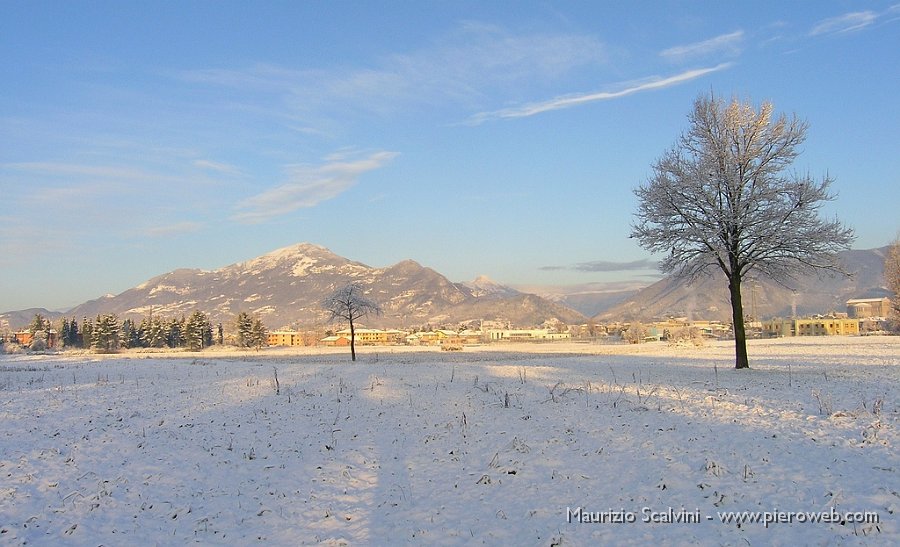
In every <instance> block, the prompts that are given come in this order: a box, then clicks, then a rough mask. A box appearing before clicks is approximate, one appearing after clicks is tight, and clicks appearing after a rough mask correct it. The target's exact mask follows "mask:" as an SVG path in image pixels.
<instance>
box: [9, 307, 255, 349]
mask: <svg viewBox="0 0 900 547" xmlns="http://www.w3.org/2000/svg"><path fill="white" fill-rule="evenodd" d="M233 322H234V328H235V334H234V336H233V337H229V338H230V339H229V342H230V343H233V344H234V345H236V346H238V347H244V348H253V347H255V348H260V347H262V346H265V345H266V337H267V334H268V333H267V330H266V327H265V326H264V325H263V323H262V321H261V320H260V319H259V318H255V317H252V316H251V315H250V314H249V313H247V312H240V313H238V314H237V315H236V316H235V318H234V321H233ZM57 325H58V329H57V331H56V336H55V340H51V339H50V333H51V331H52V330H53V327H52V325H51V322H50V320H48V319H46V318H44V317H43V316H42V315H41V314H35V316H34V318H33V319H32V321H31V323H30V324H29V326H28V328H27V329H26V330H27V331H28V332H30V333H32V335H33V338H32V342H31V348H32V349H36V350H41V349H45V348H46V347H47V346H48V345H56V346H59V347H63V348H83V349H91V350H94V351H96V352H99V353H111V352H115V351H118V350H119V349H129V348H184V349H187V350H190V351H200V350H202V349H203V348H208V347H210V346H213V345H224V344H225V343H226V340H225V329H224V327H223V326H222V324H221V323H218V324H216V325H213V324H212V322H211V321H210V319H209V316H207V315H206V314H205V313H203V312H201V311H195V312H194V313H192V314H191V315H190V316H188V317H185V316H183V315H182V316H181V317H180V318H162V317H153V316H149V317H145V318H143V319H141V321H140V322H139V323H136V322H135V321H134V320H133V319H124V320H122V321H120V320H119V318H118V316H117V315H116V314H111V313H108V314H99V315H97V317H96V318H89V317H84V318H82V320H81V322H80V323H79V322H78V321H77V320H76V319H75V318H74V317H73V318H71V319H69V318H63V319H62V320H61V322H59V323H57Z"/></svg>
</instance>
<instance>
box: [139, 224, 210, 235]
mask: <svg viewBox="0 0 900 547" xmlns="http://www.w3.org/2000/svg"><path fill="white" fill-rule="evenodd" d="M201 228H203V223H202V222H193V221H183V222H175V223H173V224H168V225H165V226H154V227H152V228H148V229H147V230H146V231H145V233H146V234H147V235H148V236H150V237H165V236H173V235H178V234H186V233H190V232H196V231H198V230H200V229H201Z"/></svg>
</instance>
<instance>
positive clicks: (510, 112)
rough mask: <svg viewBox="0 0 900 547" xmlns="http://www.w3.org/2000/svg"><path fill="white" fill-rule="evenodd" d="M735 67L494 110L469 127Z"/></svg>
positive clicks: (478, 116)
mask: <svg viewBox="0 0 900 547" xmlns="http://www.w3.org/2000/svg"><path fill="white" fill-rule="evenodd" d="M731 66H732V63H722V64H719V65H716V66H714V67H709V68H699V69H695V70H688V71H685V72H682V73H680V74H676V75H674V76H669V77H667V78H659V77H654V78H650V79H648V80H645V81H643V82H642V83H637V84H632V85H630V86H628V87H626V88H624V89H620V90H619V91H600V92H595V93H583V94H578V95H563V96H560V97H555V98H553V99H550V100H548V101H542V102H537V103H531V104H526V105H523V106H519V107H514V108H505V109H502V110H495V111H493V112H481V113H479V114H475V115H474V116H472V117H471V118H469V120H468V122H467V124H468V125H479V124H482V123H484V122H487V121H491V120H502V119H510V118H525V117H528V116H534V115H536V114H542V113H544V112H551V111H553V110H561V109H563V108H571V107H574V106H581V105H584V104H588V103H593V102H597V101H608V100H611V99H618V98H620V97H625V96H627V95H632V94H634V93H640V92H642V91H651V90H654V89H662V88H665V87H670V86H673V85H678V84H681V83H684V82H688V81H690V80H694V79H696V78H700V77H702V76H705V75H707V74H711V73H713V72H718V71H720V70H725V69H727V68H729V67H731Z"/></svg>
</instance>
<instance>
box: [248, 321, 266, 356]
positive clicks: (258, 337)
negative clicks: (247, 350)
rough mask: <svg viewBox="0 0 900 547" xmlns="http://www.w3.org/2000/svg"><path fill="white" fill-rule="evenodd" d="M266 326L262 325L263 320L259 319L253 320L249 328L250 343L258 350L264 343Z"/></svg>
mask: <svg viewBox="0 0 900 547" xmlns="http://www.w3.org/2000/svg"><path fill="white" fill-rule="evenodd" d="M266 335H267V333H266V327H265V325H263V322H262V321H261V320H260V319H258V318H257V319H254V320H253V327H252V329H251V343H252V346H253V347H255V348H256V349H257V351H258V350H259V348H261V347H263V346H265V345H266Z"/></svg>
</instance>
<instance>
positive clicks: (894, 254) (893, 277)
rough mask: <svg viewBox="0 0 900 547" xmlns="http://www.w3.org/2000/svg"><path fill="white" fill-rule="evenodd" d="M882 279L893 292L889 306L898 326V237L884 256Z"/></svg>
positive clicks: (899, 283) (899, 307)
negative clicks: (892, 310)
mask: <svg viewBox="0 0 900 547" xmlns="http://www.w3.org/2000/svg"><path fill="white" fill-rule="evenodd" d="M884 280H885V282H886V284H887V288H888V290H889V291H891V292H892V293H894V296H893V298H892V300H891V307H892V308H893V309H894V319H895V320H896V323H894V324H895V326H896V327H897V328H900V238H898V239H897V240H896V241H894V242H893V243H892V244H891V246H890V247H888V253H887V256H886V257H885V258H884Z"/></svg>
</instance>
